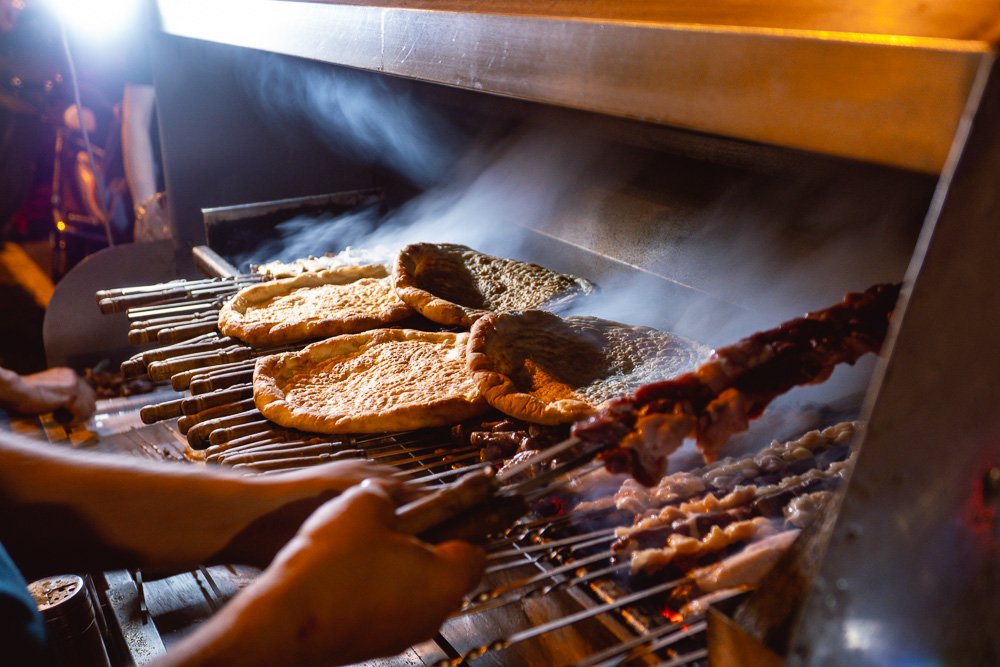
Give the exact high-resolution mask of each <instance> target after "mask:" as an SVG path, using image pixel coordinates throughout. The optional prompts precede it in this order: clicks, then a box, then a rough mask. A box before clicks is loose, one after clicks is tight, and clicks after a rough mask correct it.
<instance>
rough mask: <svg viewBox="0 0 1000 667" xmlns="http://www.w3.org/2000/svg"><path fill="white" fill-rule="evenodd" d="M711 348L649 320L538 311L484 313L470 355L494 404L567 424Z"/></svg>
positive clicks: (689, 364)
mask: <svg viewBox="0 0 1000 667" xmlns="http://www.w3.org/2000/svg"><path fill="white" fill-rule="evenodd" d="M711 352H712V350H711V349H710V348H708V347H706V346H704V345H700V344H698V343H695V342H693V341H690V340H688V339H686V338H682V337H680V336H676V335H674V334H671V333H666V332H663V331H658V330H656V329H652V328H650V327H637V326H631V325H628V324H621V323H618V322H612V321H610V320H602V319H599V318H596V317H567V318H565V319H564V318H561V317H559V316H557V315H553V314H552V313H548V312H545V311H540V310H531V311H526V312H520V313H518V312H515V313H493V314H489V315H486V316H484V317H481V318H480V319H479V320H478V321H477V322H476V323H475V324H474V325H473V327H472V331H471V333H470V338H469V348H468V353H467V360H468V364H469V370H471V371H472V373H473V374H474V375H475V377H476V380H477V381H478V382H479V387H480V389H481V390H482V392H483V394H484V395H485V396H486V400H487V401H489V403H490V405H492V406H493V407H495V408H497V409H498V410H500V411H501V412H504V413H505V414H508V415H510V416H512V417H517V418H518V419H524V420H526V421H531V422H536V423H539V424H560V423H565V422H572V421H576V420H578V419H583V418H584V417H587V416H589V415H591V414H593V412H594V411H595V410H596V409H597V408H598V406H600V405H601V404H602V403H604V402H605V401H607V400H610V399H613V398H618V397H620V396H623V395H625V394H628V393H630V392H632V391H633V390H635V389H636V388H637V387H639V386H640V385H643V384H648V383H649V382H655V381H658V380H665V379H668V378H671V377H673V376H675V375H678V374H681V373H685V372H687V371H690V370H693V369H695V368H697V367H698V365H699V364H701V363H702V362H704V361H705V360H706V359H708V357H709V355H710V354H711Z"/></svg>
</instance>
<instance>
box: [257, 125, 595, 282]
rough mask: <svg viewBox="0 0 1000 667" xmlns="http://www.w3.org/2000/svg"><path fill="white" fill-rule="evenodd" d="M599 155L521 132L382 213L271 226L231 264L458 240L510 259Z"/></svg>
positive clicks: (564, 136) (565, 138) (566, 139)
mask: <svg viewBox="0 0 1000 667" xmlns="http://www.w3.org/2000/svg"><path fill="white" fill-rule="evenodd" d="M602 152H603V151H602V147H601V146H600V145H581V144H580V142H579V141H578V140H577V138H576V137H575V135H573V134H572V133H556V132H552V131H551V130H550V129H545V128H530V129H526V130H524V131H522V132H521V133H516V134H514V135H512V136H511V137H508V138H507V139H506V140H505V141H503V142H501V143H500V144H499V145H494V146H479V147H477V148H476V149H475V150H472V151H470V152H469V153H468V154H466V155H465V156H464V157H463V159H462V160H461V161H459V162H458V163H457V164H456V166H455V169H454V173H453V176H452V178H451V179H450V180H449V181H448V182H447V183H445V184H441V185H439V186H438V187H436V188H432V189H430V190H427V191H425V192H424V193H423V194H421V195H419V196H417V197H414V198H413V199H411V200H410V201H408V202H406V203H405V204H403V205H402V206H400V207H399V208H397V209H395V210H393V211H390V212H389V213H387V214H385V215H380V214H379V212H378V210H377V209H376V208H369V209H365V210H362V211H356V212H351V213H349V214H347V215H343V216H338V217H334V216H329V217H325V218H317V217H299V218H295V219H292V220H289V221H287V222H284V223H281V224H279V225H278V226H277V227H276V232H277V233H278V234H279V238H278V239H276V240H274V241H272V242H269V243H267V244H264V245H262V246H261V247H260V248H259V249H258V250H256V251H255V252H254V254H253V255H252V256H250V257H246V258H241V260H240V261H239V262H238V263H240V264H242V263H243V262H246V263H254V264H259V263H264V262H267V261H271V260H274V259H280V260H282V261H291V260H294V259H296V258H299V257H307V256H309V255H317V254H322V253H323V252H337V251H340V250H343V249H344V248H346V247H348V246H351V247H356V248H365V249H369V250H375V251H379V252H381V251H384V252H385V254H386V256H392V255H394V254H395V252H396V251H397V250H398V249H399V248H402V247H403V246H405V245H407V244H409V243H415V242H431V243H460V244H463V245H467V246H469V247H472V248H475V249H477V250H480V251H483V252H487V253H491V254H495V255H501V256H518V255H520V254H521V253H520V252H519V249H520V248H521V246H523V244H524V237H525V235H526V234H528V228H531V227H533V226H537V225H541V224H542V223H543V222H544V221H545V220H547V219H548V218H550V217H551V216H552V215H553V212H554V211H555V210H557V209H558V208H559V207H560V206H561V205H562V202H564V200H565V199H566V198H567V197H568V196H570V195H571V193H572V191H573V190H574V189H575V188H577V187H579V183H580V181H581V179H584V178H586V172H587V170H588V167H589V165H592V164H593V163H594V162H595V161H596V160H598V159H599V158H600V156H601V155H602Z"/></svg>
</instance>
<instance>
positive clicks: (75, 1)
mask: <svg viewBox="0 0 1000 667" xmlns="http://www.w3.org/2000/svg"><path fill="white" fill-rule="evenodd" d="M44 1H45V2H46V3H48V5H49V6H50V7H51V8H52V11H53V12H54V13H55V14H56V16H58V17H59V20H60V21H63V22H64V23H65V24H66V29H67V30H69V31H70V32H73V33H78V34H81V35H85V36H88V37H110V36H114V35H118V34H121V33H123V32H125V31H126V30H129V29H132V30H134V29H136V18H137V15H138V14H137V10H138V8H139V3H140V2H142V0H44Z"/></svg>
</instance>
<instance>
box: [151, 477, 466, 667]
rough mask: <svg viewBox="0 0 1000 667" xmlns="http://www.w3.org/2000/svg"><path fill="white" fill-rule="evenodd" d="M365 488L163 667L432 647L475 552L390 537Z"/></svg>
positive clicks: (338, 659)
mask: <svg viewBox="0 0 1000 667" xmlns="http://www.w3.org/2000/svg"><path fill="white" fill-rule="evenodd" d="M394 520H395V515H394V514H393V507H392V503H391V502H390V500H389V498H388V495H387V494H386V493H385V492H384V491H382V490H380V489H379V488H378V487H377V485H374V484H369V483H365V484H363V485H362V486H360V487H355V488H354V489H351V490H350V491H348V492H347V493H345V494H344V495H343V496H342V497H341V498H338V499H336V500H333V501H331V502H329V503H326V504H325V505H323V507H321V508H320V509H319V510H317V511H316V513H315V514H313V516H312V517H310V519H309V520H308V521H307V522H306V523H305V524H304V525H303V526H302V529H301V530H300V531H299V533H298V535H296V537H295V539H294V540H292V541H291V542H289V543H288V545H287V546H286V547H285V548H284V549H282V550H281V552H280V553H279V554H278V556H277V557H276V558H275V560H274V562H273V563H272V564H271V566H270V567H269V568H268V569H267V570H266V571H265V572H264V574H263V575H262V576H261V577H260V579H258V580H257V581H256V582H255V583H254V584H253V585H252V586H250V587H249V588H247V589H244V590H243V591H242V592H240V593H239V594H238V595H237V596H236V597H235V598H234V599H233V600H232V601H231V602H230V603H229V604H228V605H227V606H226V607H224V608H223V609H222V610H221V611H220V612H219V613H218V614H216V615H215V616H214V617H213V618H212V619H210V620H209V621H208V622H207V623H206V624H204V625H203V626H201V627H200V628H199V629H198V630H197V631H196V632H195V633H194V634H193V635H191V636H190V637H188V638H187V639H186V640H184V641H183V642H181V643H180V645H179V646H177V648H176V649H175V650H173V651H171V652H169V653H168V655H167V656H166V658H165V659H163V661H162V662H161V663H159V665H160V667H207V666H210V665H243V666H244V667H254V666H256V665H262V666H263V665H278V664H281V665H330V664H352V663H355V662H358V661H361V660H365V659H368V658H373V657H377V656H385V655H394V654H397V653H399V652H400V651H402V650H404V649H405V648H406V647H408V646H411V645H412V644H414V643H416V642H418V641H421V640H424V639H428V638H430V637H431V636H432V635H433V633H434V632H435V630H437V628H439V627H440V625H441V623H442V622H443V621H444V619H445V617H446V615H447V614H448V612H450V611H451V610H452V609H454V608H456V607H457V606H458V604H459V602H460V601H461V598H462V596H463V595H464V594H465V593H466V592H468V591H469V590H471V589H472V588H473V587H474V586H475V585H476V583H477V582H478V581H479V578H480V576H481V574H482V571H483V565H484V562H485V558H484V555H483V552H482V550H481V549H479V548H477V547H473V546H471V545H469V544H466V543H463V542H448V543H445V544H442V545H439V546H436V547H435V546H431V545H428V544H424V543H422V542H420V541H418V540H417V539H415V538H413V537H410V536H408V535H403V534H401V533H398V532H396V531H395V530H394V528H393V525H394Z"/></svg>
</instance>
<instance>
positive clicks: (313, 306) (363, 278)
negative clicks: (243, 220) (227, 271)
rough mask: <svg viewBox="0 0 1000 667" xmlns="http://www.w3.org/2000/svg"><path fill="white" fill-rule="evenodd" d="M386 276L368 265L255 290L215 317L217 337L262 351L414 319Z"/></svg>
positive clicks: (381, 268) (377, 267) (385, 271)
mask: <svg viewBox="0 0 1000 667" xmlns="http://www.w3.org/2000/svg"><path fill="white" fill-rule="evenodd" d="M388 276H389V271H388V267H386V266H385V265H383V264H372V265H369V266H343V267H337V268H332V269H328V270H325V271H316V272H311V273H303V274H302V275H299V276H296V277H295V278H286V279H282V280H273V281H270V282H266V283H261V284H259V285H253V286H251V287H247V288H244V289H242V290H240V292H239V293H238V294H237V295H236V296H235V297H233V299H232V300H230V301H229V303H227V304H226V305H225V306H223V308H222V310H221V311H219V331H221V332H222V333H223V334H225V335H227V336H235V337H236V338H239V339H240V340H242V341H244V342H246V343H249V344H250V345H253V346H255V347H263V346H267V345H285V344H288V343H295V342H298V341H304V340H309V339H315V338H328V337H330V336H337V335H339V334H346V333H357V332H359V331H367V330H368V329H375V328H377V327H384V326H386V325H388V324H391V323H393V322H397V321H399V320H401V319H403V318H405V317H407V316H409V315H412V314H413V310H412V309H411V308H410V307H409V306H407V305H406V304H405V303H403V302H402V301H401V300H400V299H399V297H397V296H396V294H395V292H394V291H393V289H392V285H391V283H390V281H389V277H388Z"/></svg>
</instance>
